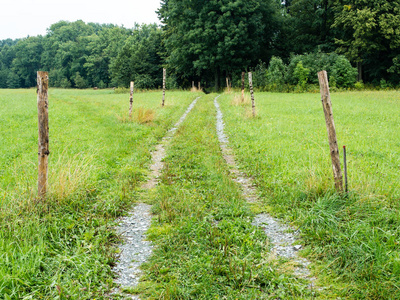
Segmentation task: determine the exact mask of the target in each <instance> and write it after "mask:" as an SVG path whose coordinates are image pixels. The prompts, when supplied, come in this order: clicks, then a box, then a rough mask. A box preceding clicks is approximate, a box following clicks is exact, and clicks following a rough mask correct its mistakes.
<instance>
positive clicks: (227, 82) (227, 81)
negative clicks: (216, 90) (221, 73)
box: [226, 77, 231, 93]
mask: <svg viewBox="0 0 400 300" xmlns="http://www.w3.org/2000/svg"><path fill="white" fill-rule="evenodd" d="M226 88H227V89H228V93H229V92H230V91H231V89H230V88H229V77H226Z"/></svg>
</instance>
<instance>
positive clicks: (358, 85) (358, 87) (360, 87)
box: [354, 81, 364, 90]
mask: <svg viewBox="0 0 400 300" xmlns="http://www.w3.org/2000/svg"><path fill="white" fill-rule="evenodd" d="M354 88H355V89H356V90H363V89H364V83H363V82H362V81H357V82H356V83H355V84H354Z"/></svg>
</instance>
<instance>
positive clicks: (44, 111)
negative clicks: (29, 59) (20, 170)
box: [37, 71, 50, 199]
mask: <svg viewBox="0 0 400 300" xmlns="http://www.w3.org/2000/svg"><path fill="white" fill-rule="evenodd" d="M48 88H49V75H48V73H47V72H42V71H38V72H37V105H38V128H39V139H38V140H39V151H38V156H39V166H38V196H39V198H41V199H43V198H45V197H46V192H47V168H48V157H49V154H50V152H49V111H48V107H49V99H48Z"/></svg>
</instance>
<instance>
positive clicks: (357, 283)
mask: <svg viewBox="0 0 400 300" xmlns="http://www.w3.org/2000/svg"><path fill="white" fill-rule="evenodd" d="M255 97H256V107H257V111H258V116H257V117H256V118H254V119H253V118H251V117H250V114H249V112H250V107H249V106H250V104H249V103H247V104H246V105H241V104H238V99H239V94H237V95H234V94H225V95H223V96H221V97H220V103H221V107H222V110H223V113H224V118H225V123H226V131H227V134H228V136H229V137H230V143H231V145H232V147H233V149H234V152H235V154H236V155H237V160H238V163H239V164H240V166H241V168H242V169H243V170H244V171H245V172H246V173H247V174H248V175H250V176H251V177H253V178H254V181H255V182H256V184H257V187H258V191H259V194H260V197H261V199H262V201H263V205H262V206H261V207H260V208H259V209H260V211H261V210H266V211H269V212H272V213H273V214H274V215H277V216H279V217H282V218H285V219H286V220H287V221H290V222H294V223H295V224H296V225H298V226H299V227H300V228H301V230H302V236H303V239H304V241H305V243H306V244H307V245H308V247H307V249H306V251H305V254H308V255H309V256H310V257H311V258H313V259H314V260H315V261H316V262H317V265H318V266H319V267H318V268H319V269H318V270H317V274H318V276H319V277H320V278H321V281H322V285H324V286H332V287H333V288H334V289H336V293H337V295H338V296H341V297H345V298H349V299H400V288H399V287H400V245H399V243H400V211H399V208H400V180H399V179H400V131H399V128H400V126H399V125H400V119H399V116H400V96H399V93H398V92H397V91H385V92H384V91H379V92H345V93H333V94H332V95H331V98H332V103H333V115H334V120H335V124H336V131H337V138H338V144H339V148H340V150H341V159H343V153H342V146H343V145H346V146H347V150H348V153H347V157H348V169H349V190H350V193H349V195H348V197H340V196H338V195H337V194H336V193H335V191H334V184H333V175H332V167H331V162H330V155H329V145H328V139H327V132H326V126H325V119H324V114H323V110H322V104H321V100H320V95H319V94H274V93H256V95H255Z"/></svg>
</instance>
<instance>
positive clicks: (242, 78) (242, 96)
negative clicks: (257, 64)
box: [242, 72, 245, 103]
mask: <svg viewBox="0 0 400 300" xmlns="http://www.w3.org/2000/svg"><path fill="white" fill-rule="evenodd" d="M244 74H245V73H244V72H242V103H243V102H244Z"/></svg>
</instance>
